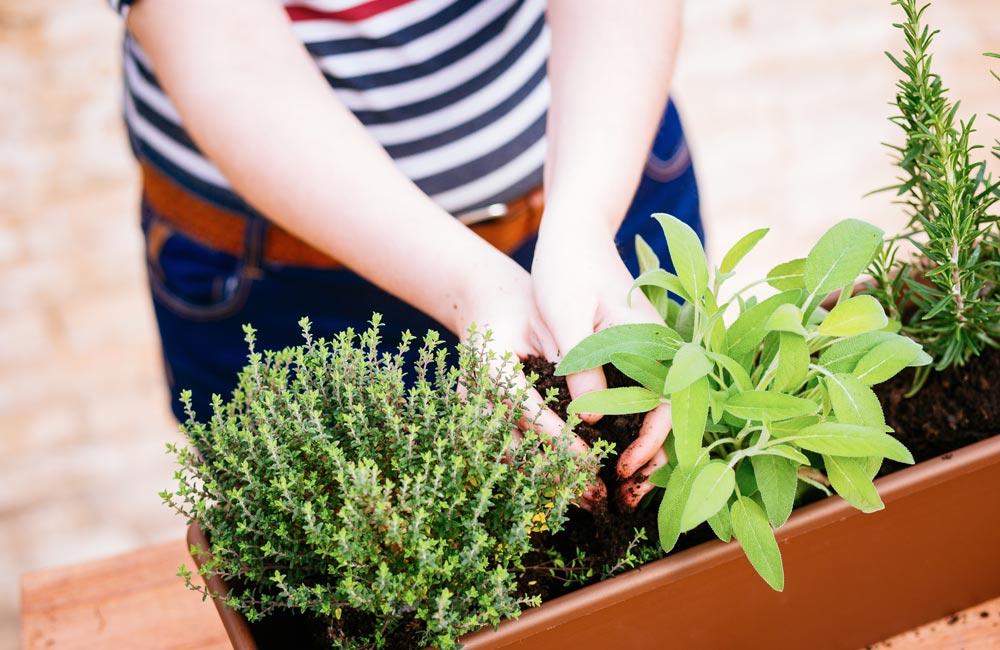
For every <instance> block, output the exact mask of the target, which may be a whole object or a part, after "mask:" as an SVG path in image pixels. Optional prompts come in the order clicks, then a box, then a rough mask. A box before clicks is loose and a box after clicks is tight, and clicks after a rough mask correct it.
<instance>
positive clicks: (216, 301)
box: [142, 205, 251, 320]
mask: <svg viewBox="0 0 1000 650" xmlns="http://www.w3.org/2000/svg"><path fill="white" fill-rule="evenodd" d="M142 212H143V232H144V234H145V236H146V268H147V271H148V275H149V284H150V289H151V291H152V294H153V299H154V301H156V302H157V303H159V304H160V305H162V306H163V307H166V308H167V309H169V310H170V311H172V312H174V313H175V314H177V315H178V316H181V317H183V318H188V319H190V320H222V319H225V318H229V317H231V316H233V315H234V314H236V313H237V312H238V311H239V310H240V309H242V307H243V306H244V305H245V304H246V301H247V297H248V295H249V292H250V285H251V280H250V278H249V277H247V274H246V272H245V270H244V269H245V266H244V264H243V261H242V260H240V259H239V258H236V257H233V256H231V255H228V254H226V253H221V252H219V251H216V250H214V249H212V248H209V247H207V246H205V245H203V244H200V243H199V242H197V241H195V240H193V239H191V238H189V237H187V236H185V235H184V234H183V233H180V232H178V231H176V230H175V229H174V228H173V227H172V226H171V225H170V224H169V223H167V222H166V221H164V220H163V219H162V218H160V217H159V216H158V215H157V214H156V213H154V212H153V211H152V209H150V208H149V206H147V205H144V206H143V208H142Z"/></svg>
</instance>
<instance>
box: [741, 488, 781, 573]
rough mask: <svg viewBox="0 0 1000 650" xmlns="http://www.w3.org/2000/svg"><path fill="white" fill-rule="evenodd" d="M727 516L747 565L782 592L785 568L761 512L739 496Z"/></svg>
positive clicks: (756, 506)
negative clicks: (747, 561)
mask: <svg viewBox="0 0 1000 650" xmlns="http://www.w3.org/2000/svg"><path fill="white" fill-rule="evenodd" d="M729 516H730V518H731V519H732V522H733V535H735V536H736V539H737V540H738V541H739V543H740V546H742V547H743V552H744V553H746V555H747V559H748V560H750V564H751V565H753V568H754V569H756V570H757V573H759V574H760V577H762V578H764V580H765V581H766V582H767V584H769V585H771V588H772V589H774V590H775V591H782V590H783V589H784V588H785V570H784V568H783V567H782V566H781V552H780V551H779V550H778V541H777V540H776V539H775V538H774V531H772V530H771V526H770V525H769V524H768V523H767V517H766V516H765V515H764V511H763V510H762V509H761V507H760V506H759V505H757V504H756V503H754V501H753V500H752V499H747V498H745V497H740V498H738V499H737V500H736V501H735V502H734V503H733V505H732V508H731V509H730V511H729Z"/></svg>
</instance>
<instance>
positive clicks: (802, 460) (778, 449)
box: [763, 445, 809, 465]
mask: <svg viewBox="0 0 1000 650" xmlns="http://www.w3.org/2000/svg"><path fill="white" fill-rule="evenodd" d="M763 453H765V454H773V455H775V456H781V457H782V458H787V459H788V460H790V461H793V462H795V463H798V464H799V465H808V464H809V458H808V457H807V456H806V455H805V454H803V453H802V452H801V451H799V450H798V449H796V448H795V447H792V446H791V445H774V446H773V447H768V448H767V449H765V450H763Z"/></svg>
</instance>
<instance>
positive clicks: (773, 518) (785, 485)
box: [750, 455, 799, 528]
mask: <svg viewBox="0 0 1000 650" xmlns="http://www.w3.org/2000/svg"><path fill="white" fill-rule="evenodd" d="M750 463H751V464H752V465H753V474H754V476H755V477H756V478H757V489H758V490H760V496H761V499H763V501H764V510H765V511H767V520H768V521H769V522H771V525H772V526H774V527H775V528H777V527H778V526H781V525H782V524H784V523H785V522H786V521H788V516H789V515H791V514H792V504H793V503H794V502H795V491H796V489H797V488H798V484H799V478H798V471H797V467H796V463H793V462H792V461H790V460H788V459H786V458H781V457H780V456H771V455H761V456H751V457H750Z"/></svg>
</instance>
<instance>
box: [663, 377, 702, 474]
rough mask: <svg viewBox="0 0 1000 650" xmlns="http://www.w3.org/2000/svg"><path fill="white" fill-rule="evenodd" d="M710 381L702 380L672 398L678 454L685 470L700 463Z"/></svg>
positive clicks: (678, 460)
mask: <svg viewBox="0 0 1000 650" xmlns="http://www.w3.org/2000/svg"><path fill="white" fill-rule="evenodd" d="M708 390H709V389H708V378H707V377H701V378H700V379H697V380H695V381H694V382H693V383H692V384H691V385H690V386H688V387H687V388H684V389H682V390H679V391H677V392H675V393H674V394H673V395H671V397H670V411H671V416H672V418H673V432H674V451H675V453H676V454H677V463H678V464H679V465H680V466H681V467H691V466H693V465H694V463H695V461H696V460H697V459H698V455H699V452H700V451H701V443H702V440H703V439H704V437H705V423H706V422H707V421H708Z"/></svg>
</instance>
